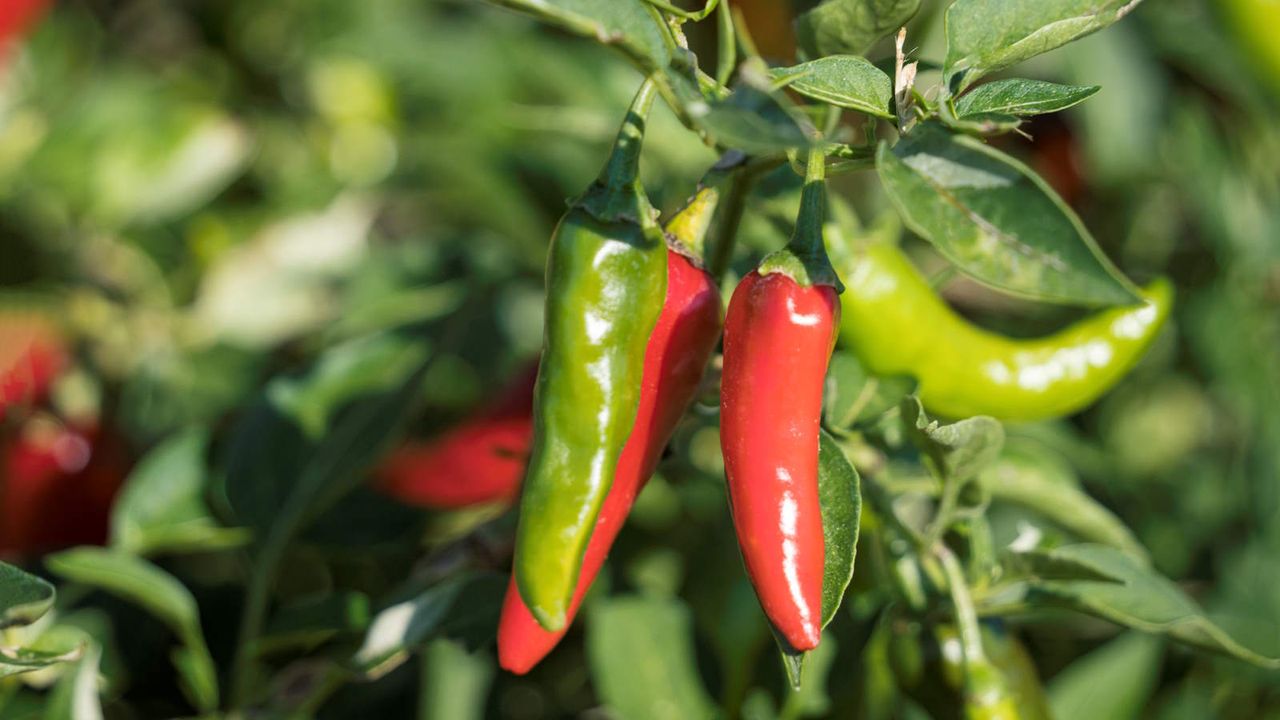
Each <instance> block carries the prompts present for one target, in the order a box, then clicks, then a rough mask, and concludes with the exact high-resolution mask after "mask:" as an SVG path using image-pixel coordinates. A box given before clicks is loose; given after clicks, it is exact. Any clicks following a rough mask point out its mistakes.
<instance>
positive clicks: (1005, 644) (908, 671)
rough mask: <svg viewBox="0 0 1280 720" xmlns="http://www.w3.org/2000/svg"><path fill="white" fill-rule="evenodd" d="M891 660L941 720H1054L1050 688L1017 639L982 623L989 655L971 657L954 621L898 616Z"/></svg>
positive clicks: (908, 688) (907, 688)
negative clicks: (931, 622) (921, 620)
mask: <svg viewBox="0 0 1280 720" xmlns="http://www.w3.org/2000/svg"><path fill="white" fill-rule="evenodd" d="M892 632H893V636H892V639H891V641H890V646H889V664H890V666H891V667H892V668H893V673H894V678H895V680H896V682H897V685H898V687H899V688H900V689H901V690H902V692H903V693H905V694H906V695H907V696H909V697H910V698H911V699H913V700H915V701H916V702H918V703H919V704H920V705H921V706H922V707H923V708H924V709H925V710H926V711H928V713H929V716H930V717H933V718H935V720H960V719H961V718H966V719H967V720H995V719H997V718H999V719H1002V720H1048V718H1049V717H1050V715H1049V707H1048V700H1047V698H1046V697H1045V693H1044V688H1043V686H1042V685H1041V683H1040V678H1039V676H1038V674H1037V673H1036V669H1035V665H1034V663H1032V662H1031V658H1030V656H1028V655H1027V651H1026V649H1025V648H1023V647H1022V644H1021V643H1020V642H1018V640H1017V638H1015V637H1013V636H1012V635H1010V634H1008V633H1007V632H1006V631H1004V630H1003V629H1001V628H998V627H995V626H993V625H991V624H990V623H983V624H982V626H981V635H982V647H983V650H984V653H983V656H982V657H980V658H977V659H976V661H975V662H966V659H965V657H964V651H963V648H962V646H961V639H960V635H959V633H958V632H957V630H956V627H955V626H954V625H951V624H949V623H940V624H937V625H934V626H932V627H931V628H926V627H925V626H923V625H921V624H920V623H919V622H918V621H914V620H908V619H905V618H896V619H894V620H893V621H892Z"/></svg>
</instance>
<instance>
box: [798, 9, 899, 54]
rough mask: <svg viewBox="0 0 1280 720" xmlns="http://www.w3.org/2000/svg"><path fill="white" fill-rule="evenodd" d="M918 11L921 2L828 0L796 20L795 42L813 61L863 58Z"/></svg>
mask: <svg viewBox="0 0 1280 720" xmlns="http://www.w3.org/2000/svg"><path fill="white" fill-rule="evenodd" d="M919 8H920V0H826V2H824V3H822V4H820V5H818V6H817V7H815V8H813V9H812V10H810V11H808V12H806V13H804V14H802V15H800V16H799V17H798V18H796V38H797V40H798V41H799V42H800V45H801V47H803V48H804V49H805V51H806V52H807V53H808V54H809V55H810V56H811V57H823V56H826V55H835V54H838V53H848V54H852V55H861V54H863V53H865V52H866V51H867V50H868V49H869V48H870V47H871V45H872V44H874V43H875V41H877V40H879V39H880V38H882V37H884V36H886V35H888V34H890V33H892V32H893V31H895V30H897V29H898V28H900V27H902V26H903V25H905V24H906V22H907V21H908V20H910V19H911V17H912V16H913V15H915V14H916V10H918V9H919Z"/></svg>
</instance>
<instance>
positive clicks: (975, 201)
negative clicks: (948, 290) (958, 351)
mask: <svg viewBox="0 0 1280 720" xmlns="http://www.w3.org/2000/svg"><path fill="white" fill-rule="evenodd" d="M876 170H877V172H878V173H879V174H880V180H881V182H882V183H883V184H884V189H885V192H886V193H887V194H888V196H889V198H890V199H891V200H892V201H893V204H894V205H895V206H896V207H897V208H898V212H899V213H900V214H901V215H902V218H903V220H904V221H905V222H906V224H907V226H908V227H910V228H911V229H912V230H914V231H915V232H916V233H917V234H919V235H920V236H921V237H923V238H925V239H926V240H928V241H929V242H931V243H933V245H934V247H936V248H937V249H938V251H939V252H941V253H942V254H943V255H945V256H946V257H947V259H949V260H950V261H951V262H953V263H955V264H956V266H957V267H959V269H960V270H962V271H964V272H965V273H967V274H969V275H970V276H972V277H974V278H975V279H977V280H979V281H981V282H983V283H986V284H988V285H990V286H992V287H994V288H997V289H1000V290H1003V291H1005V292H1008V293H1010V294H1014V295H1020V296H1024V297H1028V298H1032V299H1036V300H1043V301H1047V302H1058V303H1074V304H1081V305H1115V304H1124V303H1133V302H1137V301H1138V299H1139V298H1138V295H1137V294H1136V291H1135V290H1134V289H1133V287H1132V283H1130V282H1129V281H1128V280H1126V279H1125V278H1124V277H1123V276H1122V275H1121V274H1120V272H1119V271H1118V270H1116V269H1115V267H1114V266H1113V265H1112V264H1111V262H1110V261H1109V260H1107V258H1106V257H1105V256H1103V254H1102V251H1101V250H1099V249H1098V245H1097V243H1096V242H1094V240H1093V237H1092V236H1090V235H1089V231H1088V230H1086V229H1085V227H1084V225H1083V224H1082V223H1081V222H1080V219H1079V218H1078V217H1076V214H1075V213H1074V212H1072V211H1071V209H1070V208H1068V207H1067V206H1066V204H1065V203H1063V202H1062V200H1061V199H1060V198H1059V197H1058V196H1057V195H1056V194H1055V193H1054V192H1053V190H1051V189H1050V188H1049V186H1048V185H1047V184H1046V183H1045V182H1044V180H1042V179H1041V178H1040V177H1039V176H1037V175H1036V174H1035V173H1033V172H1032V171H1031V170H1030V169H1029V168H1027V167H1026V166H1025V165H1023V164H1022V163H1020V162H1018V161H1017V160H1014V159H1013V158H1011V157H1009V156H1008V155H1005V154H1004V153H1002V152H1000V151H998V150H996V149H994V148H991V147H988V146H987V145H984V144H983V143H981V142H980V141H978V140H975V139H973V138H968V137H964V136H956V135H952V134H950V133H947V132H944V131H942V130H940V129H938V128H936V127H933V126H924V127H920V128H918V129H917V130H916V131H915V132H913V133H911V134H910V135H908V136H907V137H905V138H904V139H903V140H901V141H900V142H899V143H898V144H897V145H896V146H895V147H893V148H892V149H891V148H890V147H889V146H888V145H886V144H883V143H882V144H881V145H880V149H879V151H878V152H877V153H876Z"/></svg>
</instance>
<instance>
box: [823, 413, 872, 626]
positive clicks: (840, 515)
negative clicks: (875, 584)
mask: <svg viewBox="0 0 1280 720" xmlns="http://www.w3.org/2000/svg"><path fill="white" fill-rule="evenodd" d="M818 499H819V501H820V502H821V504H822V537H823V545H824V547H825V553H826V556H825V565H824V567H823V572H822V627H826V626H827V624H828V623H830V622H831V618H833V617H835V614H836V611H837V610H839V609H840V601H841V600H843V599H844V591H845V588H847V587H849V581H850V580H852V579H853V565H854V561H855V560H856V559H857V550H858V529H859V525H860V522H861V519H862V491H861V488H860V487H859V479H858V471H857V470H855V469H854V467H853V464H852V463H850V462H849V459H848V458H847V457H845V454H844V451H843V450H841V449H840V445H839V444H838V443H837V442H836V440H835V438H833V437H831V436H830V435H828V434H827V433H826V432H825V431H823V433H822V436H821V438H820V440H819V444H818Z"/></svg>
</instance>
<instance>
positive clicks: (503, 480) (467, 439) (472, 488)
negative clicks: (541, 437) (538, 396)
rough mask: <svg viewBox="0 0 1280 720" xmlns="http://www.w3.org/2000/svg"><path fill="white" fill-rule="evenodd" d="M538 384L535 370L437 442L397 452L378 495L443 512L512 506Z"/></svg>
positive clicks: (378, 474) (381, 472) (380, 473)
mask: <svg viewBox="0 0 1280 720" xmlns="http://www.w3.org/2000/svg"><path fill="white" fill-rule="evenodd" d="M536 378H537V373H536V366H535V367H534V368H532V369H530V370H528V371H526V372H524V373H522V374H521V375H520V377H519V378H517V380H516V381H515V382H513V383H512V384H511V386H510V388H509V389H508V390H507V391H506V392H504V393H503V395H502V396H501V399H500V400H499V401H498V404H496V405H493V406H491V407H489V408H487V409H485V410H482V411H481V412H480V413H478V414H477V415H475V416H473V417H472V418H470V419H468V420H466V421H464V422H463V423H462V424H461V425H459V426H458V427H456V428H454V429H452V430H450V431H449V432H447V433H445V434H444V435H442V436H440V437H438V438H436V439H434V440H432V441H429V442H425V443H406V444H405V445H403V446H401V447H400V448H398V449H396V450H395V451H393V452H392V453H391V455H389V456H388V457H387V459H386V460H384V461H383V462H382V464H381V465H380V466H379V467H378V469H377V470H376V471H375V472H374V476H375V478H376V484H377V487H378V489H379V490H382V491H383V492H385V493H387V494H388V495H391V496H392V497H394V498H396V499H397V500H400V501H401V502H404V503H407V504H410V505H419V506H423V507H429V508H440V509H456V508H463V507H468V506H471V505H478V504H481V503H490V502H499V501H509V500H513V499H514V498H515V496H516V493H517V492H518V491H519V490H520V480H521V479H522V478H523V477H524V468H525V463H526V462H527V461H528V459H529V446H530V443H532V441H533V385H534V381H535V379H536Z"/></svg>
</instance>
